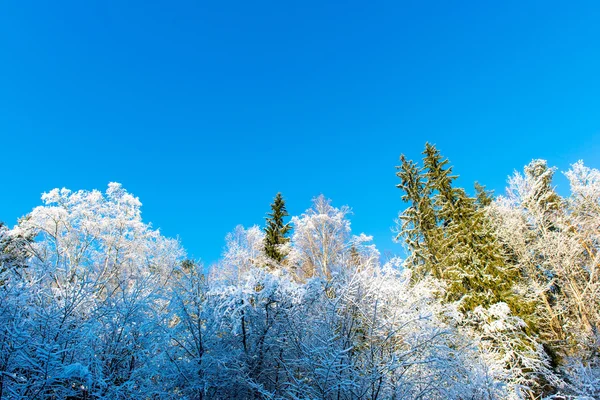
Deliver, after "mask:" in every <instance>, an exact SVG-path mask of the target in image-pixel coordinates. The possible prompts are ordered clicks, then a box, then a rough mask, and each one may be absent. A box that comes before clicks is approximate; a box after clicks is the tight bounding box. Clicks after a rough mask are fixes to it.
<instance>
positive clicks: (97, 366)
mask: <svg viewBox="0 0 600 400" xmlns="http://www.w3.org/2000/svg"><path fill="white" fill-rule="evenodd" d="M553 173H554V170H553V169H551V168H548V167H547V166H546V164H545V162H543V161H539V160H538V161H534V162H532V163H531V164H530V165H528V166H527V167H526V168H525V172H524V173H523V174H520V173H515V175H514V176H513V177H511V178H510V179H509V188H508V190H507V193H506V195H505V196H499V197H498V198H496V199H491V198H490V199H489V201H480V202H478V203H477V206H476V207H477V208H475V206H474V205H473V213H472V215H473V218H484V219H483V220H481V221H483V222H481V221H480V220H479V219H477V220H476V219H473V220H472V223H473V224H476V223H477V224H481V226H482V227H484V228H485V229H486V234H485V235H487V236H485V237H486V238H487V237H491V238H492V239H493V245H494V246H496V247H497V248H498V249H501V253H499V254H501V257H502V260H503V261H502V263H499V264H498V263H497V264H495V265H496V267H494V268H495V269H494V270H493V271H497V270H499V268H500V267H498V265H502V266H506V268H508V270H509V271H512V272H511V274H513V272H514V274H513V275H511V278H510V279H511V282H513V281H515V283H514V284H511V286H508V287H505V286H506V285H504V286H502V287H501V288H502V291H503V292H502V293H504V292H506V291H509V292H511V293H514V295H515V296H518V298H519V299H522V301H521V303H522V304H524V305H526V307H525V306H523V307H524V309H522V310H521V309H516V306H514V305H513V303H511V301H510V300H506V302H505V301H498V299H500V300H502V299H504V298H506V299H512V297H510V296H509V295H508V294H506V295H505V294H494V295H493V296H492V295H491V294H490V295H489V296H488V292H489V293H492V292H494V291H495V290H497V289H496V288H488V289H486V290H487V292H485V290H484V292H485V293H484V294H485V296H484V295H481V296H479V297H477V296H475V297H472V298H476V299H479V298H484V299H490V300H489V301H488V300H485V302H484V301H482V302H481V304H474V305H473V307H467V306H466V305H465V304H466V303H465V301H466V300H465V299H466V297H465V296H466V295H463V296H462V297H460V298H457V297H456V295H455V294H456V293H461V292H460V290H462V289H460V290H459V289H457V285H458V283H457V282H456V281H453V280H452V279H455V278H454V277H455V276H456V275H448V276H450V278H448V277H447V276H446V275H444V274H443V273H440V274H436V273H427V272H426V271H427V268H430V269H431V271H434V270H435V266H433V267H432V266H429V267H428V265H430V264H428V263H430V262H439V263H440V265H443V266H444V268H446V265H448V267H447V268H448V270H451V267H452V266H453V265H454V266H456V265H461V268H462V271H463V273H464V274H466V275H469V274H471V275H474V274H479V275H485V274H486V273H488V271H492V270H491V269H490V270H488V269H487V265H479V264H477V265H476V266H475V267H473V269H472V270H471V269H469V268H468V267H462V265H463V264H460V263H459V261H454V260H455V258H453V257H454V256H453V257H450V258H448V259H447V260H438V259H434V258H432V257H433V256H432V254H433V253H432V251H431V249H430V250H427V249H426V247H424V245H423V246H421V245H418V244H417V242H418V241H423V240H424V239H427V240H429V239H431V238H435V240H441V241H442V242H439V243H450V241H451V240H457V242H456V243H462V242H461V240H463V239H464V240H469V239H468V238H467V239H465V238H460V237H459V238H458V239H457V238H456V235H459V234H460V232H462V231H460V230H459V229H458V227H453V224H456V222H450V223H445V224H444V223H442V220H441V219H436V218H438V217H435V215H434V214H435V212H437V211H436V210H438V209H439V210H442V211H441V212H443V210H444V207H445V206H444V205H443V204H442V203H440V204H442V205H440V204H438V203H436V201H437V200H435V198H434V197H433V196H434V195H435V193H434V191H432V192H431V193H429V194H427V196H429V195H431V196H432V197H431V198H432V199H433V202H432V203H431V205H432V206H431V210H429V208H427V209H426V210H425V209H424V210H425V211H424V213H423V215H422V216H427V215H429V214H427V213H429V212H430V211H431V212H433V213H434V214H431V215H434V219H433V221H434V223H433V224H432V225H431V226H430V227H429V228H431V230H430V231H427V232H426V231H425V230H424V228H423V226H424V225H423V221H425V219H424V217H423V218H421V217H419V218H421V219H419V218H416V217H414V216H415V215H416V213H417V211H418V210H417V209H416V208H415V205H414V204H413V206H409V208H407V210H405V211H404V212H403V213H402V214H401V218H400V225H399V229H400V236H399V238H400V239H404V240H407V243H408V245H407V251H408V252H409V256H408V258H407V259H406V260H405V261H403V260H400V259H399V258H392V259H390V260H386V261H385V262H383V261H381V258H382V257H381V256H380V254H379V252H378V251H377V248H376V247H375V245H374V244H372V240H371V238H370V237H368V236H366V235H364V234H360V235H353V234H352V232H351V229H350V222H349V219H348V216H349V212H350V210H349V209H348V208H346V207H342V208H336V207H334V206H332V205H331V202H330V201H328V200H327V199H325V198H324V197H322V196H320V197H317V198H315V199H314V203H313V207H312V208H311V209H309V210H307V211H306V212H305V213H304V214H302V215H300V216H296V217H292V218H291V227H292V231H291V235H290V237H289V240H286V241H284V242H283V244H281V245H279V247H278V251H279V252H280V253H279V254H281V255H282V257H281V258H282V259H283V261H281V262H275V261H274V260H273V259H272V258H269V257H268V256H267V255H266V252H265V244H264V243H265V239H264V237H265V233H264V230H263V229H261V228H259V227H257V226H254V227H250V228H244V227H241V226H239V227H237V228H236V229H235V230H234V231H233V232H232V233H230V234H229V235H228V236H227V237H226V246H225V250H224V253H223V257H222V259H221V260H220V261H219V263H217V264H216V265H214V266H212V267H211V268H210V269H209V271H208V272H207V269H206V268H205V266H203V265H202V264H201V263H199V262H194V261H191V260H187V259H186V258H185V252H184V250H183V249H182V248H181V246H180V244H179V243H178V242H177V241H176V240H172V239H168V238H165V237H163V236H162V235H161V234H160V232H159V231H158V230H154V229H153V228H152V227H151V226H150V225H149V224H146V223H144V222H143V221H142V219H141V213H140V208H141V203H140V201H139V200H138V199H137V198H136V197H134V196H132V195H131V194H129V193H127V192H126V191H125V190H124V189H123V188H122V187H121V186H120V185H119V184H116V183H111V184H110V185H109V187H108V190H106V192H105V193H102V192H99V191H78V192H71V191H69V190H66V189H61V190H58V189H55V190H52V191H51V192H49V193H46V194H44V195H43V197H42V200H43V202H44V204H43V205H42V206H39V207H37V208H35V209H34V210H33V211H31V212H30V213H29V214H27V215H26V216H25V217H24V218H22V219H21V221H20V222H19V224H18V225H17V226H15V227H14V228H13V229H8V228H7V227H5V226H2V227H0V250H1V254H0V257H2V258H1V259H0V260H1V267H0V397H1V398H3V399H4V398H6V399H163V398H164V399H170V398H173V399H176V398H180V399H371V400H374V399H505V398H508V399H518V398H523V399H531V398H542V397H550V396H553V395H554V396H558V394H566V395H571V396H579V397H580V398H590V399H591V398H594V397H595V396H600V355H599V353H598V347H599V345H600V334H599V333H598V324H599V323H600V276H599V272H600V271H598V267H599V264H598V263H599V262H600V259H599V257H600V256H599V255H598V250H600V171H598V170H595V169H589V168H587V167H585V166H584V165H583V164H582V163H577V164H574V165H573V167H572V169H571V170H570V171H569V172H567V173H566V176H567V177H568V179H569V180H570V182H571V194H570V196H569V197H566V198H562V197H560V196H559V195H558V194H557V193H556V192H555V191H554V189H553V187H552V175H553ZM415 187H418V185H417V186H415ZM436 193H437V192H436ZM427 196H424V197H422V199H425V198H426V197H427ZM423 201H424V200H423ZM452 204H458V205H460V204H462V203H461V201H457V202H455V203H452ZM465 204H466V203H465ZM469 204H471V203H469ZM473 204H475V203H473ZM417 206H418V207H420V205H417ZM401 207H402V205H399V208H401ZM411 207H412V208H411ZM465 207H467V206H465ZM469 207H470V206H469ZM411 210H412V211H411ZM427 210H429V211H427ZM463 214H464V213H463ZM411 215H412V217H411ZM409 217H410V218H412V219H410V221H412V222H411V223H410V224H406V221H407V220H408V219H409ZM415 218H416V219H415ZM448 220H449V219H448ZM455 220H456V218H455ZM403 221H404V222H403ZM419 221H421V222H419ZM436 221H437V222H436ZM473 221H475V222H473ZM478 221H479V222H478ZM446 226H448V228H446ZM473 226H475V225H473ZM477 226H479V225H477ZM418 229H421V230H422V231H420V233H419V234H416V233H415V232H416V231H415V230H418ZM445 229H452V230H450V231H448V232H450V233H447V232H446V231H445ZM473 229H475V228H473ZM473 229H472V230H473ZM478 229H479V228H478ZM482 229H483V228H482ZM457 232H458V233H457ZM434 234H435V235H437V236H432V235H434ZM428 235H429V236H428ZM479 237H483V236H482V235H479ZM473 240H476V239H473ZM477 240H479V239H477ZM423 243H425V242H424V241H423ZM453 243H454V242H453ZM486 246H487V245H486ZM496 247H493V248H496ZM454 248H455V249H462V248H463V247H460V246H458V245H457V247H454ZM489 248H490V247H489V246H488V247H485V249H487V250H486V251H491V250H489ZM415 249H418V251H416V250H415ZM415 251H416V252H417V253H419V254H414V253H413V252H415ZM427 251H428V253H427ZM457 251H459V250H457ZM465 251H466V250H465ZM473 251H475V250H473ZM477 251H479V250H477ZM437 257H440V256H439V255H437ZM469 257H471V258H469ZM465 259H466V260H469V259H472V260H476V261H477V262H480V261H481V260H482V259H483V258H482V257H481V256H479V258H477V257H475V256H473V255H469V256H464V257H461V258H460V260H463V261H464V260H465ZM431 260H437V261H431ZM494 260H496V259H494ZM463 261H460V262H463ZM473 262H474V263H475V261H473ZM451 263H454V264H451ZM432 268H433V269H432ZM424 271H425V272H424ZM489 273H490V274H491V273H492V272H489ZM494 273H495V272H494ZM493 278H494V277H492V278H491V279H481V281H482V282H493V281H494V279H493ZM461 279H463V278H461ZM464 282H466V281H464ZM469 282H471V281H469ZM485 284H488V283H485ZM470 285H471V286H470V290H480V289H481V287H479V286H477V287H475V286H472V285H474V283H470ZM484 289H485V288H484ZM494 293H496V292H494ZM502 296H505V297H502ZM515 304H518V303H515ZM524 310H526V312H527V316H526V315H525V314H524ZM586 396H587V397H586Z"/></svg>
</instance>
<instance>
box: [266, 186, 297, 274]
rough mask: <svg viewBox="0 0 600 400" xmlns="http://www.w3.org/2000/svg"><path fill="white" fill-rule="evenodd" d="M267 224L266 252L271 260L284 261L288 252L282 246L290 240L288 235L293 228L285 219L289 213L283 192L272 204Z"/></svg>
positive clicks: (278, 194)
mask: <svg viewBox="0 0 600 400" xmlns="http://www.w3.org/2000/svg"><path fill="white" fill-rule="evenodd" d="M267 215H268V217H267V226H266V227H265V254H266V255H267V257H269V258H270V259H271V260H273V261H276V262H277V263H282V262H283V261H284V260H285V257H286V256H287V254H286V253H285V251H283V250H282V248H281V246H282V245H284V244H286V243H288V242H289V240H290V239H289V238H288V237H287V236H288V235H289V233H290V232H291V230H292V227H291V225H290V224H289V223H285V222H284V221H283V219H284V218H285V217H287V216H288V215H289V214H288V212H287V210H286V208H285V201H284V200H283V196H282V195H281V193H277V195H276V196H275V199H274V200H273V203H272V204H271V212H270V213H269V214H267Z"/></svg>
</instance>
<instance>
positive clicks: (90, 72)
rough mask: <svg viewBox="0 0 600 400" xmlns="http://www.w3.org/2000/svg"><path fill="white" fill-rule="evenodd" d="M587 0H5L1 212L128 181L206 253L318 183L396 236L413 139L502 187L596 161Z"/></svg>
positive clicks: (598, 119) (595, 79)
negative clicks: (526, 169)
mask: <svg viewBox="0 0 600 400" xmlns="http://www.w3.org/2000/svg"><path fill="white" fill-rule="evenodd" d="M599 21H600V3H598V2H597V1H590V2H578V1H575V2H553V1H527V2H524V1H499V2H487V1H472V2H442V1H440V2H430V1H412V2H403V1H390V2H353V1H344V2H326V1H314V2H313V1H302V2H286V1H273V2H262V1H239V2H237V1H214V2H201V1H127V2H123V1H106V0H103V1H91V0H90V1H58V2H30V1H11V0H7V1H3V2H2V3H1V5H0V139H1V140H0V149H1V157H2V159H1V162H2V164H1V165H2V180H1V183H0V220H4V221H6V222H7V223H9V224H11V225H12V224H14V223H15V222H16V220H17V218H18V217H20V216H22V215H24V214H26V213H27V212H28V211H29V210H31V209H32V208H33V207H34V206H36V205H39V204H40V199H39V198H40V194H41V193H42V192H44V191H48V190H50V189H52V188H54V187H67V188H70V189H73V190H76V189H93V188H98V189H105V188H106V185H107V184H108V182H110V181H117V182H121V183H123V185H124V186H125V188H127V189H128V190H129V191H130V192H132V193H133V194H135V195H136V196H139V197H140V199H141V201H142V203H143V204H144V206H143V216H144V220H145V221H150V222H152V223H153V225H154V226H155V227H160V228H161V230H162V231H163V233H164V234H166V235H169V236H176V235H179V236H180V237H181V240H182V243H183V245H184V246H185V247H186V248H187V249H188V252H189V254H190V255H191V256H195V257H199V258H203V259H205V260H206V261H208V262H210V261H214V260H216V259H217V258H218V256H219V254H220V252H221V250H222V246H223V242H224V240H223V237H224V236H225V234H226V233H227V232H228V231H230V230H231V229H232V228H233V227H234V226H235V225H236V224H244V225H246V226H249V225H252V224H262V222H263V218H264V216H265V213H266V212H267V211H268V208H269V204H270V202H271V200H272V198H273V196H274V195H275V194H276V193H277V192H278V191H281V192H282V193H283V194H284V196H285V198H286V200H287V202H288V208H289V210H290V212H291V213H294V214H297V213H300V212H302V211H303V210H304V209H306V208H307V207H308V206H309V205H310V200H311V198H312V197H314V196H316V195H319V194H320V193H323V194H325V195H326V196H327V197H330V198H332V199H333V203H334V205H338V206H339V205H343V204H348V205H349V206H351V207H352V208H353V210H354V216H353V217H352V222H353V227H354V230H355V232H356V233H359V232H361V231H364V232H365V233H367V234H372V235H374V236H375V238H376V242H377V244H378V245H379V247H380V249H381V250H382V251H392V252H401V249H400V245H396V244H393V243H392V241H391V237H392V234H391V233H390V228H391V227H392V226H393V225H394V222H393V221H394V219H395V218H396V216H397V213H398V211H399V210H401V209H402V208H403V207H404V205H403V204H402V203H401V201H400V192H399V190H398V189H396V188H395V187H394V186H395V184H396V183H397V178H396V177H395V169H394V166H395V165H397V162H398V157H399V155H400V154H401V153H405V154H407V156H409V157H411V158H418V157H420V152H421V151H422V148H423V145H424V143H425V141H431V142H433V143H436V144H437V145H438V147H439V148H440V149H441V151H442V153H443V154H444V155H446V156H447V157H449V158H450V160H451V161H452V163H453V164H454V165H455V171H456V172H457V173H458V174H460V175H461V177H460V182H461V184H463V185H465V186H468V187H471V185H472V182H473V181H475V180H478V181H480V182H481V183H483V184H487V185H488V187H490V188H493V189H496V190H497V191H501V190H502V188H503V187H504V183H505V180H506V177H507V175H509V174H510V173H511V172H512V171H513V170H514V169H520V168H521V167H522V166H523V165H524V164H526V163H527V162H529V161H530V160H531V159H532V158H546V159H548V160H549V161H550V163H551V164H553V165H557V166H559V167H560V168H563V169H564V168H567V167H568V165H569V163H571V162H575V161H576V160H578V159H584V160H585V161H586V163H587V164H589V165H590V166H594V167H600V22H599Z"/></svg>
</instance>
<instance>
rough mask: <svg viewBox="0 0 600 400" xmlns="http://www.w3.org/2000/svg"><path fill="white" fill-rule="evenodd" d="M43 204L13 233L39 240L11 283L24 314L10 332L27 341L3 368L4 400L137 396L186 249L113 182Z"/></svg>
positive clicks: (56, 195) (51, 196)
mask: <svg viewBox="0 0 600 400" xmlns="http://www.w3.org/2000/svg"><path fill="white" fill-rule="evenodd" d="M42 199H43V201H44V203H45V204H44V205H43V206H40V207H37V208H35V209H34V210H33V211H32V212H31V213H30V214H29V215H28V216H27V218H24V219H23V220H22V221H21V222H20V223H19V225H18V226H17V227H15V228H14V229H13V232H12V234H13V235H17V236H24V237H26V236H28V235H30V236H35V237H36V240H35V242H33V243H29V244H28V249H27V251H28V254H29V256H30V257H29V260H28V262H27V268H26V274H25V276H24V277H23V279H22V280H21V281H20V282H16V283H15V285H18V286H20V287H21V289H19V290H20V291H21V292H22V291H25V290H26V291H27V293H28V294H27V298H26V301H24V300H23V296H22V295H20V294H19V293H16V294H15V296H16V297H14V298H13V299H12V300H11V301H13V302H14V304H15V310H14V311H13V312H14V313H16V314H19V315H20V316H21V318H20V319H19V324H20V326H19V328H18V329H16V328H12V327H11V332H12V333H10V334H11V335H13V336H14V335H16V334H17V333H18V334H19V337H25V338H26V342H24V344H23V345H22V346H19V347H18V349H16V352H15V353H14V355H13V356H12V357H11V362H10V363H9V365H8V366H7V368H6V369H5V370H4V371H5V372H6V373H7V374H8V376H10V379H9V380H8V383H9V385H8V387H7V388H5V389H4V390H7V391H8V393H10V397H11V398H66V397H73V396H84V397H85V396H92V397H94V398H113V399H117V398H131V397H132V396H136V393H138V394H139V393H143V392H144V390H145V388H146V385H148V384H149V383H150V381H151V379H154V378H153V375H154V376H155V374H156V371H155V370H153V369H152V365H153V358H154V357H155V355H156V353H157V351H158V349H159V348H160V342H161V340H162V339H161V337H162V336H161V335H162V333H161V329H160V317H159V315H160V313H161V312H162V309H163V308H164V306H165V304H166V300H167V298H166V297H165V296H164V293H163V288H164V287H165V285H166V283H167V281H168V280H169V276H170V274H171V271H172V269H173V268H174V266H175V265H176V264H177V263H178V260H179V259H180V258H181V257H182V255H183V251H182V250H181V248H180V246H179V244H178V242H176V241H174V240H171V239H166V238H164V237H163V236H161V235H160V233H159V231H157V230H153V229H151V227H150V226H149V225H147V224H144V223H143V222H142V220H141V213H140V206H141V203H140V202H139V200H138V199H137V198H135V197H133V196H132V195H130V194H129V193H127V192H126V191H125V190H124V189H123V188H122V187H121V186H120V185H119V184H116V183H111V184H110V185H109V187H108V190H107V191H106V193H105V194H102V193H100V192H98V191H78V192H71V191H69V190H67V189H61V190H59V189H54V190H52V191H50V192H49V193H46V194H44V195H43V196H42ZM10 289H12V286H11V288H10ZM15 290H16V289H15ZM17 294H18V296H17Z"/></svg>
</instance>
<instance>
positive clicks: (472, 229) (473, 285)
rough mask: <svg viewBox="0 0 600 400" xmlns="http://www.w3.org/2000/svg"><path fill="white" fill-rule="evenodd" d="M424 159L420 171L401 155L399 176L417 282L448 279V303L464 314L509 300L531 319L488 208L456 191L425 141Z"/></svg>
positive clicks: (449, 172) (444, 166)
mask: <svg viewBox="0 0 600 400" xmlns="http://www.w3.org/2000/svg"><path fill="white" fill-rule="evenodd" d="M423 155H424V159H423V165H424V167H423V168H422V169H419V168H418V167H417V165H416V164H415V163H414V162H412V161H407V160H406V158H405V157H404V156H402V157H401V162H402V164H401V166H399V167H398V169H399V170H400V171H399V172H398V173H397V175H398V177H399V178H400V179H401V182H402V183H401V184H400V185H398V187H399V188H400V189H402V190H403V191H404V193H405V194H404V196H403V200H405V201H407V202H409V207H408V208H407V210H406V211H405V212H404V213H403V214H402V215H401V217H400V219H401V220H402V222H403V224H402V226H401V233H400V235H402V236H404V238H405V240H406V243H407V245H408V247H409V250H410V251H411V253H413V258H415V259H418V260H415V261H414V265H413V267H416V272H417V278H419V277H422V276H424V275H427V274H430V275H433V276H434V277H435V278H437V279H441V280H443V281H445V282H446V284H447V292H446V295H447V300H448V301H458V300H460V302H461V308H462V309H463V310H464V311H471V310H473V309H474V308H475V307H477V306H479V305H481V306H484V307H489V306H490V305H492V304H495V303H497V302H506V303H507V304H508V305H509V306H510V308H511V310H512V311H513V312H514V313H515V314H517V315H519V316H522V317H524V319H525V320H527V319H528V318H527V316H528V315H527V313H528V311H529V306H528V304H527V302H525V301H523V299H521V298H519V296H517V295H516V294H515V292H514V290H513V287H514V285H515V284H516V283H517V282H518V279H519V271H518V269H517V268H515V267H514V266H513V265H512V264H510V263H507V262H506V260H505V258H504V254H503V250H502V247H501V246H500V245H499V244H498V243H497V240H496V238H495V236H494V234H493V230H492V228H491V226H490V224H489V221H488V220H487V217H486V215H485V208H484V207H482V206H481V205H480V204H478V201H477V199H475V198H472V197H469V196H468V195H467V194H466V192H465V191H464V189H462V188H456V187H454V181H455V179H456V176H454V175H452V167H451V166H450V165H449V161H448V159H445V158H443V157H442V155H441V154H440V152H439V150H438V149H437V148H435V146H433V145H431V144H429V143H427V144H426V145H425V151H424V152H423ZM482 200H483V201H484V202H485V201H486V200H487V199H483V198H481V197H480V201H482Z"/></svg>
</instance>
